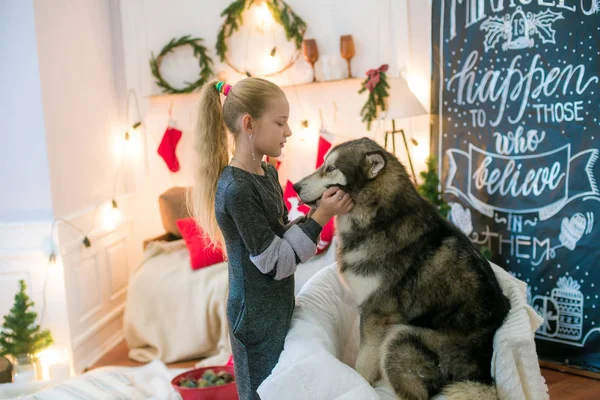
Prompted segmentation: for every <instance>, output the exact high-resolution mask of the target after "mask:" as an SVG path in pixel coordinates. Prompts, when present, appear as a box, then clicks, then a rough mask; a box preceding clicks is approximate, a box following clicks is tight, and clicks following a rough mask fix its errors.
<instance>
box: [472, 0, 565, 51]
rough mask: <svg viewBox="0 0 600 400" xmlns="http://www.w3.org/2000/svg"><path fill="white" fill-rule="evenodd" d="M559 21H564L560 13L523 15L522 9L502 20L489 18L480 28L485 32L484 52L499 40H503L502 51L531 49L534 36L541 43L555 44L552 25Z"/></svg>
mask: <svg viewBox="0 0 600 400" xmlns="http://www.w3.org/2000/svg"><path fill="white" fill-rule="evenodd" d="M559 19H564V17H563V15H562V13H556V12H553V11H550V10H546V11H543V12H539V13H537V14H533V13H532V12H528V13H525V12H524V11H523V8H522V7H517V8H516V10H515V12H513V13H512V15H511V14H506V15H505V16H504V18H501V17H490V18H488V19H487V20H485V21H484V22H483V23H482V24H481V26H480V29H481V30H484V31H486V34H485V39H484V45H485V51H486V52H487V51H489V50H491V49H493V48H494V47H495V46H496V44H498V42H499V41H500V39H504V43H502V50H504V51H506V50H521V49H526V48H532V47H533V46H534V45H535V40H534V39H535V37H536V36H537V37H539V38H540V39H541V40H542V43H551V44H556V37H555V35H556V31H555V30H554V29H553V28H552V24H553V23H554V22H556V21H557V20H559Z"/></svg>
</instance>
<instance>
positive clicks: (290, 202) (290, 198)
mask: <svg viewBox="0 0 600 400" xmlns="http://www.w3.org/2000/svg"><path fill="white" fill-rule="evenodd" d="M283 199H284V201H285V205H286V207H287V209H288V213H289V219H290V221H293V220H295V219H296V218H298V217H299V216H302V215H306V214H308V212H309V211H310V207H308V206H307V205H305V204H303V205H301V206H300V205H299V202H300V198H299V197H298V193H296V191H295V190H294V185H293V184H292V182H290V181H287V183H286V185H285V192H284V193H283ZM334 233H335V227H334V225H333V219H331V220H330V221H329V222H328V223H327V225H325V226H324V227H323V230H322V231H321V240H320V241H319V243H318V244H317V254H321V253H322V252H324V251H325V250H327V249H328V248H329V245H330V244H331V241H332V240H333V235H334Z"/></svg>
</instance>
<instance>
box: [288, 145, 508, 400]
mask: <svg viewBox="0 0 600 400" xmlns="http://www.w3.org/2000/svg"><path fill="white" fill-rule="evenodd" d="M331 186H338V187H340V188H341V189H343V190H344V191H346V192H348V193H350V194H351V195H352V198H353V199H354V202H355V205H354V208H353V209H352V211H351V212H350V213H349V214H346V215H343V216H340V217H337V220H336V231H337V235H338V236H337V238H338V240H339V252H338V267H339V272H340V275H341V278H342V279H343V281H344V282H345V283H346V285H347V287H348V288H349V290H350V291H351V292H352V293H353V295H354V297H355V298H356V300H357V303H358V304H359V311H360V317H361V318H360V319H361V320H360V323H361V325H360V332H361V340H360V350H359V354H358V358H357V361H356V367H355V368H356V370H357V371H358V372H359V373H360V374H361V375H362V376H363V377H364V378H365V379H366V380H367V381H369V382H370V383H373V382H375V381H376V380H378V379H380V378H383V379H384V380H385V381H386V382H387V383H388V384H389V385H390V386H391V387H392V388H393V389H394V391H395V392H396V394H397V396H398V397H399V398H400V399H402V400H405V399H406V400H409V399H411V400H412V399H419V400H420V399H428V398H430V397H432V396H434V395H436V394H438V393H440V392H444V393H445V394H447V395H448V396H449V397H450V398H455V399H458V398H460V399H478V400H479V399H488V398H495V394H494V393H495V390H494V388H493V385H492V377H491V376H490V368H491V360H492V352H493V338H494V333H495V332H496V330H497V329H498V327H500V325H501V324H502V321H503V320H504V318H505V317H506V315H507V313H508V310H509V301H508V299H507V298H506V297H505V296H504V295H503V294H502V290H501V289H500V286H499V284H498V281H497V280H496V277H495V275H494V272H493V271H492V269H491V267H490V265H489V263H488V261H487V260H486V259H485V258H484V257H483V256H482V255H481V254H480V253H479V252H478V251H476V250H475V249H474V247H473V245H472V244H471V242H470V241H469V239H468V238H467V237H466V236H465V235H464V234H463V233H462V232H461V231H460V230H459V229H458V228H456V227H455V226H454V225H452V224H451V223H450V222H448V221H446V220H445V219H444V218H443V217H441V216H440V215H439V213H438V211H437V210H436V208H435V207H434V206H433V205H432V204H431V203H429V202H428V201H427V200H425V199H423V198H422V197H421V196H420V195H419V194H418V192H417V190H416V189H415V187H414V186H413V184H412V182H411V180H410V179H409V177H408V175H407V173H406V170H405V168H404V167H403V166H402V164H401V163H400V162H399V161H398V159H397V158H396V157H395V156H393V155H392V154H390V153H388V152H387V151H385V150H384V149H383V148H382V147H381V146H379V145H378V144H377V143H375V142H374V141H372V140H370V139H367V138H363V139H359V140H353V141H350V142H346V143H343V144H341V145H339V146H337V147H335V148H333V149H332V150H331V151H330V153H329V154H328V156H327V157H326V159H325V162H324V164H323V166H322V167H321V168H319V169H318V170H317V171H316V172H315V173H313V174H311V175H309V176H307V177H306V178H304V179H302V180H301V181H300V182H298V183H297V184H296V185H294V188H295V189H296V191H297V192H298V194H299V196H300V198H301V199H302V201H303V202H304V203H306V204H308V205H314V204H315V203H316V201H317V200H318V199H320V198H321V195H322V194H323V192H324V191H325V190H326V189H327V188H329V187H331Z"/></svg>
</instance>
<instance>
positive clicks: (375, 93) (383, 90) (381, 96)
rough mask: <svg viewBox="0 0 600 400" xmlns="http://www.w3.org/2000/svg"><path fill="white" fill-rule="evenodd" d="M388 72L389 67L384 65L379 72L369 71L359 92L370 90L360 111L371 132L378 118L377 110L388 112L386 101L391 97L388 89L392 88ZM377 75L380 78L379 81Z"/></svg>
mask: <svg viewBox="0 0 600 400" xmlns="http://www.w3.org/2000/svg"><path fill="white" fill-rule="evenodd" d="M386 71H387V65H383V66H382V67H380V68H379V69H378V70H370V71H368V72H367V78H366V79H365V80H364V81H363V83H362V88H361V89H360V90H359V91H358V93H359V94H360V93H363V92H364V91H365V90H367V89H369V97H368V98H367V102H366V103H365V105H364V106H363V108H362V109H361V111H360V115H361V116H362V122H366V123H367V130H371V123H372V122H373V120H374V119H376V118H377V114H378V111H377V108H379V109H380V110H381V111H385V110H386V106H385V99H386V98H387V97H389V93H388V89H389V88H390V85H389V84H388V82H387V74H386ZM376 75H378V76H379V78H378V79H377V77H376ZM374 77H375V79H374ZM374 81H375V82H374Z"/></svg>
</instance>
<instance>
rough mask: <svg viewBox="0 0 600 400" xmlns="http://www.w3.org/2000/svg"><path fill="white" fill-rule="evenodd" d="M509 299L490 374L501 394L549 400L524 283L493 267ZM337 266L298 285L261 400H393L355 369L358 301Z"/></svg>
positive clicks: (534, 318)
mask: <svg viewBox="0 0 600 400" xmlns="http://www.w3.org/2000/svg"><path fill="white" fill-rule="evenodd" d="M493 267H494V271H495V273H496V275H497V276H498V279H499V282H500V285H501V286H502V289H503V291H504V292H505V294H506V295H507V297H508V298H509V299H510V300H511V307H512V308H511V312H510V314H509V316H508V318H507V320H506V321H505V324H504V325H503V327H502V328H501V329H500V330H499V331H498V333H497V334H496V338H495V340H494V359H493V363H492V364H493V365H492V374H493V375H494V376H495V379H496V383H497V387H498V394H499V396H500V398H501V399H515V398H519V399H527V400H530V399H531V400H538V399H540V400H543V399H547V398H548V395H547V388H546V385H545V383H544V379H543V377H542V376H541V374H540V369H539V365H538V364H537V355H536V353H535V343H534V341H533V337H534V336H533V335H534V332H535V330H536V329H537V328H538V327H539V325H540V321H541V319H540V317H539V316H537V314H535V312H534V311H533V310H532V309H531V308H530V307H529V306H528V305H527V304H526V302H525V288H524V284H522V282H520V281H518V280H517V279H515V278H513V277H512V276H510V275H509V274H507V273H506V272H505V271H504V270H502V269H501V268H500V267H497V266H493ZM336 268H337V265H336V264H332V265H330V266H329V267H327V268H325V269H323V270H322V271H320V272H319V273H317V274H316V275H315V276H314V277H313V278H312V279H311V280H310V281H309V282H308V283H307V284H306V285H305V286H304V288H303V289H302V291H301V292H300V294H299V295H298V297H297V300H296V304H297V307H296V310H295V311H294V316H293V319H292V325H291V329H290V332H289V333H288V335H287V337H286V341H285V346H284V350H283V352H282V354H281V356H280V358H279V362H278V364H277V365H276V366H275V368H274V369H273V372H272V374H271V375H270V376H269V377H268V378H267V379H266V380H265V381H264V382H263V383H262V385H261V386H260V387H259V388H258V393H259V395H260V397H261V399H263V400H277V399H283V398H285V399H286V400H321V399H328V400H342V399H343V400H354V399H361V400H362V399H365V400H379V399H386V400H387V399H390V400H391V399H395V398H396V397H395V395H394V394H393V392H392V390H391V389H390V388H388V387H386V386H384V385H383V384H382V383H379V384H377V385H376V387H375V388H373V387H371V386H370V385H369V384H368V382H367V381H365V380H364V379H363V378H362V376H360V375H359V374H358V373H357V372H356V371H355V370H354V369H353V366H354V363H355V361H356V355H357V351H358V342H359V321H358V313H357V309H356V302H355V301H354V299H353V298H352V297H351V295H350V294H349V292H348V291H347V290H346V288H345V287H344V285H343V284H342V283H341V282H340V281H339V279H338V275H337V271H336Z"/></svg>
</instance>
